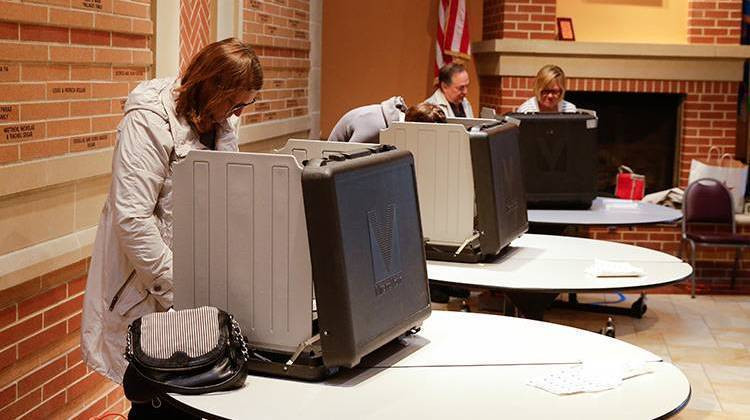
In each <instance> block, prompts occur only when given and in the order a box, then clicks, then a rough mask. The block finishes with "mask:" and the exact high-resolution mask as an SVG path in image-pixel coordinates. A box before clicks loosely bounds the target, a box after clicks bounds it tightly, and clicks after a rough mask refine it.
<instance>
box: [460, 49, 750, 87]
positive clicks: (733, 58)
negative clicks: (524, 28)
mask: <svg viewBox="0 0 750 420" xmlns="http://www.w3.org/2000/svg"><path fill="white" fill-rule="evenodd" d="M472 51H473V54H474V57H475V58H476V63H477V70H478V72H479V75H480V76H526V77H529V76H534V75H535V74H536V72H537V71H538V70H539V68H540V67H542V66H543V65H545V64H550V63H553V64H557V65H559V66H560V67H562V68H563V69H564V70H565V74H566V75H567V76H568V77H582V78H584V77H585V78H604V79H650V80H711V81H741V80H742V67H743V63H744V61H745V59H746V58H750V46H747V45H703V44H634V43H609V42H577V41H576V42H569V41H548V40H527V39H493V40H487V41H482V42H477V43H474V44H472Z"/></svg>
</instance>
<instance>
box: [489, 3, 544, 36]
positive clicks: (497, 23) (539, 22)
mask: <svg viewBox="0 0 750 420" xmlns="http://www.w3.org/2000/svg"><path fill="white" fill-rule="evenodd" d="M556 9H557V2H556V0H485V1H484V22H483V25H482V30H483V39H501V38H517V39H555V38H556V34H557V24H556V22H555V12H556Z"/></svg>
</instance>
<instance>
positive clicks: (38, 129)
mask: <svg viewBox="0 0 750 420" xmlns="http://www.w3.org/2000/svg"><path fill="white" fill-rule="evenodd" d="M0 135H1V136H2V137H1V138H0V140H2V142H3V143H18V142H22V141H29V140H37V139H41V138H43V137H44V124H43V123H32V124H28V123H25V124H12V125H0Z"/></svg>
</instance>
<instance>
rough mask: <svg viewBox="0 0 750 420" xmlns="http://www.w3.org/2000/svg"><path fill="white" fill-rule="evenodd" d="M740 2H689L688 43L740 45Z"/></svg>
mask: <svg viewBox="0 0 750 420" xmlns="http://www.w3.org/2000/svg"><path fill="white" fill-rule="evenodd" d="M741 21H742V0H690V3H688V43H690V44H734V45H737V44H739V43H740V33H741V28H740V22H741Z"/></svg>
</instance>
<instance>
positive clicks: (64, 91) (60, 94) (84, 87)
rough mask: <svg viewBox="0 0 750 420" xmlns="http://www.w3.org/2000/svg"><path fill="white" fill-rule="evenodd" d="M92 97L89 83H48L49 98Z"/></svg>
mask: <svg viewBox="0 0 750 420" xmlns="http://www.w3.org/2000/svg"><path fill="white" fill-rule="evenodd" d="M90 97H91V85H90V84H89V83H48V84H47V99H51V100H54V99H85V98H90Z"/></svg>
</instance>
